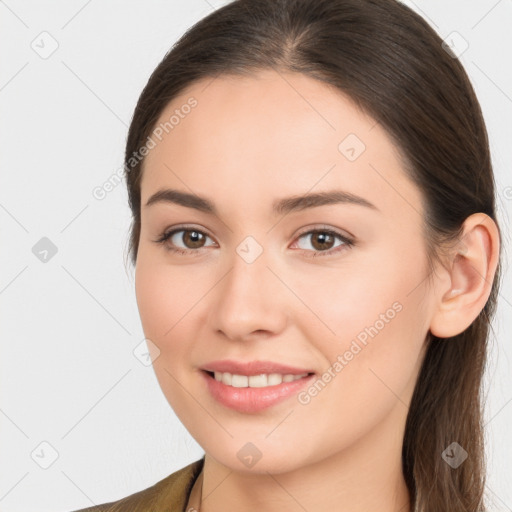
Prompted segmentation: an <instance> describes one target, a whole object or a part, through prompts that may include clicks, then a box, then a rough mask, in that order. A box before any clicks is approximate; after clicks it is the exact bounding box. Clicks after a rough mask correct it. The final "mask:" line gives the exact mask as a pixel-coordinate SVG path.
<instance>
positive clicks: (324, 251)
mask: <svg viewBox="0 0 512 512" xmlns="http://www.w3.org/2000/svg"><path fill="white" fill-rule="evenodd" d="M308 238H309V242H308V243H306V244H304V243H303V242H301V240H306V241H307V240H308ZM297 240H298V242H296V244H297V246H298V248H299V249H305V250H306V253H311V254H306V256H308V257H309V256H328V255H334V254H335V253H337V252H338V251H342V250H344V249H347V248H349V247H352V246H353V245H354V242H353V241H352V240H351V239H349V238H347V237H346V236H344V235H342V234H340V233H337V232H335V231H331V230H325V229H316V230H311V231H307V232H305V233H303V234H302V235H300V236H299V237H298V239H297ZM336 240H338V243H336ZM308 245H309V246H310V247H308Z"/></svg>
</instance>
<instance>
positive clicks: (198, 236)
mask: <svg viewBox="0 0 512 512" xmlns="http://www.w3.org/2000/svg"><path fill="white" fill-rule="evenodd" d="M176 233H183V235H181V241H182V242H183V243H184V244H185V246H186V248H187V249H198V248H200V247H203V245H204V242H205V239H206V237H205V235H204V234H203V233H201V232H200V231H194V230H190V229H182V230H181V231H177V232H176ZM178 238H179V237H178Z"/></svg>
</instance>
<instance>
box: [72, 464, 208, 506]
mask: <svg viewBox="0 0 512 512" xmlns="http://www.w3.org/2000/svg"><path fill="white" fill-rule="evenodd" d="M203 464H204V456H203V458H202V459H199V460H196V461H195V462H193V463H192V464H189V465H188V466H185V467H184V468H181V469H179V470H178V471H176V472H174V473H172V474H170V475H169V476H167V477H165V478H164V479H163V480H160V481H159V482H157V483H156V484H154V485H152V486H151V487H148V488H147V489H143V490H142V491H139V492H136V493H134V494H130V496H127V497H126V498H122V499H120V500H118V501H112V502H110V503H102V504H100V505H95V506H93V507H88V508H82V509H80V510H75V511H74V512H186V506H187V503H188V499H189V496H190V492H191V490H192V486H193V485H194V482H195V481H196V478H197V477H198V476H199V473H201V470H202V469H203Z"/></svg>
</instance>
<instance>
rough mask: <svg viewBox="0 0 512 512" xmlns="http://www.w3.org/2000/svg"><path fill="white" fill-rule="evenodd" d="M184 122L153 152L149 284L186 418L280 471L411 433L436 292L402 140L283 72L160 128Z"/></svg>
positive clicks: (206, 441)
mask: <svg viewBox="0 0 512 512" xmlns="http://www.w3.org/2000/svg"><path fill="white" fill-rule="evenodd" d="M191 98H193V99H191ZM187 105H193V106H192V107H190V108H189V107H187ZM173 115H174V116H175V117H174V118H173V121H171V123H172V127H171V128H169V126H170V125H169V124H168V125H167V129H166V130H162V129H160V130H159V131H158V132H154V133H157V134H158V137H153V140H154V142H155V144H154V147H153V148H152V149H151V150H150V151H149V154H147V156H146V159H145V163H144V172H143V177H142V181H141V204H142V207H141V234H140V242H139V249H138V255H137V263H136V272H135V286H136V297H137V303H138V308H139V312H140V316H141V321H142V325H143V329H144V333H145V336H146V338H147V339H148V340H150V341H149V342H148V345H149V347H150V351H151V353H152V357H153V358H154V361H153V366H154V370H155V372H156V376H157V378H158V381H159V383H160V386H161V388H162V391H163V393H164V395H165V397H166V398H167V400H168V402H169V404H170V405H171V406H172V408H173V409H174V411H175V413H176V414H177V416H178V417H179V418H180V420H181V421H182V423H183V424H184V426H185V427H186V428H187V429H188V431H189V432H190V433H191V434H192V436H193V437H194V438H195V439H196V440H197V442H198V443H199V444H200V445H201V446H202V447H203V449H204V450H205V452H206V453H207V454H210V455H211V456H213V457H214V458H215V459H216V460H217V461H219V462H220V463H222V464H224V465H225V466H227V467H230V468H233V469H236V470H238V471H252V472H264V471H269V472H272V473H279V472H284V471H289V470H293V469H298V468H301V467H304V466H305V465H307V464H312V463H315V462H319V461H321V460H324V459H327V458H329V457H336V456H341V455H342V454H343V453H348V450H349V449H351V448H353V447H355V446H362V445H366V446H368V447H369V446H371V443H372V442H376V440H377V439H381V440H382V439H384V438H385V435H386V434H385V433H386V432H387V433H389V432H392V431H393V432H399V433H400V432H403V430H402V429H403V425H404V423H405V418H406V414H407V410H408V409H407V407H408V404H409V401H410V397H411V395H412V391H413V388H414V384H415V382H416V379H417V375H418V370H419V366H420V363H421V360H422V357H423V353H424V352H423V350H424V347H425V343H424V341H425V337H426V334H427V332H428V328H429V319H430V317H431V315H432V311H433V299H432V297H431V293H430V291H429V289H428V287H427V280H426V276H427V258H426V252H425V247H426V244H425V240H424V235H423V231H422V215H423V213H422V208H421V196H420V191H419V190H418V189H417V188H416V186H415V185H414V184H413V183H412V182H411V181H410V180H409V179H408V177H407V176H406V174H405V172H404V169H403V165H402V162H401V161H400V157H399V153H398V150H397V148H396V147H395V146H394V145H393V143H392V141H391V139H390V138H389V137H388V135H387V133H386V132H385V131H384V130H383V129H382V128H381V126H380V125H379V124H377V123H376V122H375V121H374V120H373V119H372V118H370V117H368V116H367V115H365V114H364V113H362V112H360V111H359V110H358V109H357V108H356V107H355V106H354V104H353V103H352V102H351V101H350V100H349V99H348V98H347V97H345V96H343V95H342V94H341V93H340V92H338V91H337V90H335V89H333V88H331V87H329V86H328V85H325V84H323V83H320V82H318V81H315V80H313V79H311V78H308V77H305V76H303V75H299V74H291V73H289V74H282V76H280V75H279V74H277V73H275V72H272V71H265V72H259V73H258V74H256V75H254V76H252V77H243V78H242V77H228V76H223V77H218V78H216V79H215V80H213V81H212V80H211V79H209V80H204V81H201V82H197V83H195V84H193V85H192V86H190V87H189V88H188V89H187V90H186V91H185V92H184V93H183V94H182V95H181V96H179V97H177V98H175V99H174V100H173V101H172V103H170V104H169V105H168V106H167V108H166V109H165V111H164V112H163V114H162V115H161V118H160V120H159V122H158V123H157V125H160V123H165V122H167V121H169V119H170V118H171V116H173ZM162 132H163V133H162ZM159 139H161V140H159ZM152 145H153V144H152ZM167 189H172V190H174V191H177V192H178V193H181V194H182V195H180V194H177V193H167V194H160V196H159V197H160V200H159V199H158V197H157V196H154V194H156V193H157V192H160V191H163V190H167ZM336 193H337V195H336ZM186 194H192V195H193V196H194V197H195V199H196V201H195V202H194V201H192V200H191V199H190V198H188V199H187V196H186ZM329 194H331V195H329ZM305 195H311V196H312V197H311V198H310V199H309V200H308V199H300V198H301V197H302V196H305ZM150 198H153V199H152V200H150ZM198 198H202V199H204V201H198V200H197V199H198ZM192 199H193V198H192ZM148 201H149V202H150V204H147V203H148ZM164 235H170V236H168V237H167V240H165V241H161V240H162V238H164ZM258 362H263V363H262V364H261V365H258ZM237 363H240V365H238V366H237V365H236V364H237ZM245 363H247V364H245ZM215 370H217V372H216V373H215ZM209 372H211V373H209ZM229 374H235V376H234V377H232V376H231V377H230V376H229ZM261 374H264V375H263V376H259V377H258V375H261ZM270 374H274V375H270ZM304 374H306V375H304ZM285 375H287V376H285ZM283 376H285V377H283ZM251 377H252V378H251ZM217 379H221V380H217ZM291 379H294V380H291ZM230 382H231V385H230ZM240 386H241V387H240ZM246 386H248V387H246ZM258 386H259V387H258ZM395 436H396V434H395ZM397 439H399V441H400V442H401V439H400V435H398V436H397ZM299 446H300V450H298V449H297V447H299ZM250 457H252V458H253V459H254V460H257V459H258V458H259V460H257V463H256V464H254V467H252V466H251V463H250V462H248V461H249V460H253V459H250Z"/></svg>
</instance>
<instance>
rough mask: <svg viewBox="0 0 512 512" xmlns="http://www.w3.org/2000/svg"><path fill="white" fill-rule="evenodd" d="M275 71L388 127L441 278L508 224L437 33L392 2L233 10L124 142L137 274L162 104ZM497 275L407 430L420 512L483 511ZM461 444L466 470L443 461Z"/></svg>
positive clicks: (434, 353)
mask: <svg viewBox="0 0 512 512" xmlns="http://www.w3.org/2000/svg"><path fill="white" fill-rule="evenodd" d="M263 69H275V70H279V71H292V72H297V73H302V74H304V75H307V76H309V77H312V78H314V79H317V80H319V81H322V82H324V83H327V84H330V85H332V86H334V87H336V88H337V89H339V90H340V91H342V92H343V93H345V94H346V95H348V96H349V97H350V98H351V99H352V100H353V101H354V102H355V104H356V105H357V106H358V107H359V108H361V109H362V110H363V111H364V112H366V113H368V114H369V115H370V116H371V117H373V118H374V119H375V120H376V121H378V122H379V123H380V124H381V125H382V126H383V127H384V129H386V131H387V132H388V134H389V135H390V136H391V137H392V139H393V141H394V143H395V144H396V146H397V147H398V148H399V149H400V151H401V154H402V155H403V161H404V168H405V169H406V172H407V173H408V175H409V176H410V177H411V179H412V180H413V181H414V182H415V183H416V184H417V186H418V187H419V189H420V191H421V192H422V198H423V201H424V210H425V212H426V213H425V217H424V219H423V220H424V227H425V236H426V241H427V246H428V257H429V262H430V264H431V268H433V267H432V262H433V261H434V259H438V260H439V258H440V255H441V247H442V246H443V242H446V241H453V240H456V239H457V238H458V237H460V234H461V226H462V224H463V222H464V220H465V219H466V218H467V217H468V216H469V215H471V214H473V213H476V212H483V213H486V214H487V215H489V216H490V217H491V218H492V219H493V220H494V221H495V222H496V224H497V225H498V222H497V218H496V211H495V197H494V194H495V192H494V177H493V171H492V165H491V158H490V151H489V144H488V138H487V131H486V127H485V123H484V119H483V116H482V112H481V109H480V105H479V103H478V100H477V98H476V96H475V93H474V90H473V88H472V86H471V83H470V81H469V79H468V77H467V75H466V72H465V71H464V68H463V66H462V64H461V63H460V62H459V60H458V59H457V58H456V57H455V55H454V54H452V53H451V51H450V50H449V48H446V46H444V45H443V44H442V40H441V38H440V37H439V36H438V35H437V33H436V32H435V31H434V30H433V29H432V28H431V27H430V26H429V25H428V24H427V23H426V21H425V20H424V19H423V18H421V17H420V16H419V15H418V14H416V13H415V12H414V11H412V10H411V9H409V8H408V7H406V6H405V5H403V4H401V3H399V2H398V1H396V0H236V1H233V2H232V3H229V4H227V5H225V6H224V7H222V8H220V9H218V10H216V11H215V12H213V13H211V14H210V15H209V16H206V17H205V18H203V19H202V20H200V21H199V22H198V23H196V24H195V25H194V26H193V27H192V28H190V29H189V30H188V31H187V32H186V33H185V34H184V35H183V37H181V39H179V41H177V43H176V44H175V45H174V46H173V47H172V48H171V50H170V51H169V52H168V53H167V54H166V55H165V57H164V58H163V60H162V61H161V63H160V64H159V65H158V67H157V68H156V69H155V70H154V72H153V73H152V75H151V77H150V79H149V81H148V83H147V85H146V87H145V88H144V90H143V92H142V94H141V96H140V98H139V101H138V103H137V106H136V108H135V112H134V115H133V119H132V122H131V126H130V129H129V133H128V138H127V144H126V153H125V171H126V179H127V185H128V195H129V204H130V208H131V211H132V214H133V222H132V226H131V233H130V240H129V251H130V255H131V262H132V264H134V265H135V264H136V259H137V250H138V244H139V235H140V220H141V219H140V206H141V204H140V203H141V196H140V180H141V175H142V172H143V163H144V159H143V158H136V156H137V155H139V154H140V149H141V148H142V147H143V146H144V145H145V144H147V141H148V137H149V136H150V135H151V134H152V131H153V129H154V128H155V124H156V122H157V119H158V118H159V116H160V114H161V113H162V110H163V109H164V108H165V107H166V105H167V104H168V103H169V102H170V101H171V100H172V99H173V98H174V97H176V96H177V95H178V94H179V93H180V92H181V91H183V90H184V89H185V88H186V87H188V86H190V85H191V84H192V83H193V82H194V81H196V80H199V79H203V78H207V77H211V78H212V79H213V78H214V77H216V76H218V75H220V74H231V75H251V73H255V72H257V71H258V70H263ZM499 278H500V264H499V263H498V268H497V271H496V274H495V278H494V282H493V286H492V290H491V294H490V297H489V299H488V301H487V303H486V305H485V307H484V308H483V310H482V311H481V312H480V314H479V316H478V317H477V318H476V319H475V321H474V322H473V323H472V324H471V326H470V327H468V328H467V329H466V330H465V331H464V332H462V333H461V334H459V335H457V336H454V337H452V338H450V339H439V338H437V337H435V336H433V335H432V334H431V333H429V339H428V340H427V343H428V348H427V352H426V356H425V359H424V361H423V364H422V368H421V371H420V374H419V376H418V381H417V383H416V387H415V391H414V394H413V397H412V401H411V404H410V408H409V412H408V417H407V421H406V429H405V436H404V442H403V450H402V462H403V472H404V476H405V480H406V483H407V486H408V489H409V492H410V496H411V500H412V504H413V510H414V511H417V512H441V511H450V512H477V511H479V512H480V511H484V510H486V507H485V504H484V487H485V477H486V475H485V452H484V431H483V425H482V416H483V415H482V412H483V411H482V405H483V404H482V402H483V401H482V396H481V392H482V377H483V372H484V370H485V364H486V354H487V340H488V334H489V327H490V321H491V318H492V316H493V315H494V312H495V308H496V299H497V294H498V283H499ZM454 441H456V442H457V443H458V444H459V445H460V446H461V447H462V448H463V449H464V450H465V451H466V452H467V453H468V454H469V456H468V458H467V459H466V460H465V461H464V462H463V463H462V464H461V465H460V466H459V467H457V468H456V469H454V468H452V467H451V466H450V465H449V464H447V463H446V462H445V460H443V458H442V456H441V454H442V452H443V451H444V450H445V449H446V448H447V447H448V446H449V445H450V444H451V443H452V442H454Z"/></svg>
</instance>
